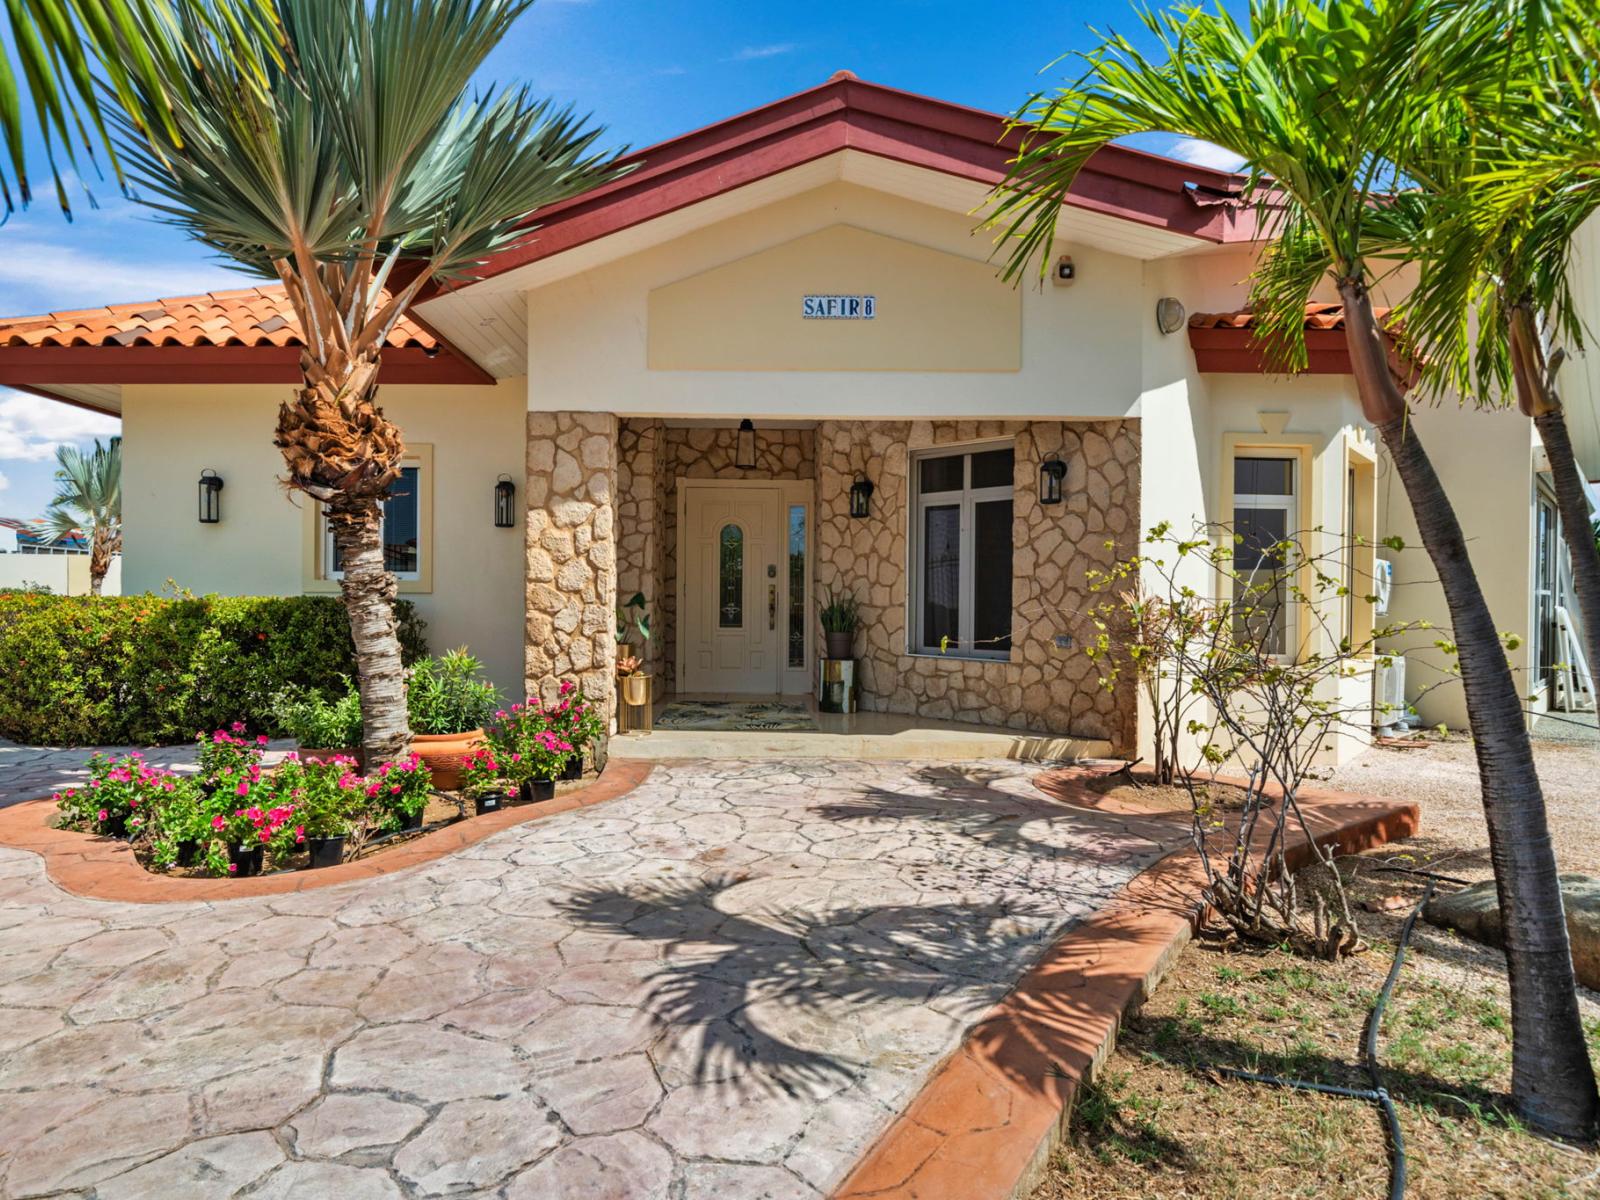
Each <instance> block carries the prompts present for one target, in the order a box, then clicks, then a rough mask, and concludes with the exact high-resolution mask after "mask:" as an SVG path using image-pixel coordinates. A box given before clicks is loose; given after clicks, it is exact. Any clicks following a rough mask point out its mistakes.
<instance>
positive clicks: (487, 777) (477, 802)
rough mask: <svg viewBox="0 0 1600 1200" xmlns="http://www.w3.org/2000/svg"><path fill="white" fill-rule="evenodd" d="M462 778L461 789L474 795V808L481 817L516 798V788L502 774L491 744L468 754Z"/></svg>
mask: <svg viewBox="0 0 1600 1200" xmlns="http://www.w3.org/2000/svg"><path fill="white" fill-rule="evenodd" d="M461 779H462V782H461V789H462V791H464V792H466V793H467V794H468V795H469V796H471V797H472V806H473V809H474V810H475V811H476V812H477V814H478V815H479V816H480V817H481V816H483V814H484V813H488V812H498V811H499V810H500V808H501V806H502V804H503V803H504V801H506V800H514V799H516V796H517V791H516V788H515V787H510V785H509V784H508V783H507V781H506V780H505V779H504V778H503V777H502V776H501V773H500V760H499V759H498V758H496V757H495V756H494V749H493V748H492V747H490V746H479V747H478V748H477V749H476V750H474V751H472V752H471V753H470V754H468V755H467V757H466V759H465V760H463V762H462V764H461ZM508 789H509V790H508Z"/></svg>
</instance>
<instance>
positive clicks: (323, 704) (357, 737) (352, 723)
mask: <svg viewBox="0 0 1600 1200" xmlns="http://www.w3.org/2000/svg"><path fill="white" fill-rule="evenodd" d="M344 683H345V692H344V694H343V695H342V696H340V697H339V698H338V699H337V700H329V699H328V698H327V697H326V696H324V695H323V694H322V693H321V692H318V691H313V690H311V689H309V688H284V689H283V691H281V692H279V693H278V694H277V695H276V696H274V697H273V698H272V716H273V720H274V721H276V722H277V727H278V730H279V732H280V733H282V734H283V735H284V736H285V737H292V738H293V739H294V740H295V741H296V742H298V743H299V744H300V745H302V746H309V747H310V748H312V749H314V750H354V749H356V748H358V747H359V746H360V745H361V693H360V692H359V691H358V690H357V689H356V686H355V684H353V683H351V682H350V680H349V678H348V677H347V678H346V679H345V681H344ZM318 836H321V835H318Z"/></svg>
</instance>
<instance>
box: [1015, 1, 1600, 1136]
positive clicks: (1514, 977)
mask: <svg viewBox="0 0 1600 1200" xmlns="http://www.w3.org/2000/svg"><path fill="white" fill-rule="evenodd" d="M1486 7H1488V6H1482V5H1476V4H1474V3H1472V2H1471V0H1460V2H1459V3H1457V2H1454V0H1365V2H1362V3H1351V2H1348V0H1250V4H1249V13H1248V17H1247V19H1246V20H1245V22H1244V23H1243V24H1241V23H1240V22H1239V21H1237V20H1236V19H1235V18H1234V17H1233V16H1232V15H1231V14H1230V13H1229V12H1228V11H1227V10H1225V9H1220V8H1219V9H1218V10H1216V11H1208V10H1202V9H1199V8H1183V9H1180V10H1177V11H1176V12H1174V13H1150V12H1147V13H1145V14H1144V20H1145V23H1146V25H1147V26H1148V29H1149V32H1150V34H1151V35H1152V36H1153V38H1154V40H1155V43H1156V45H1157V46H1158V47H1159V51H1160V57H1159V58H1151V57H1148V56H1146V55H1145V54H1143V53H1142V52H1141V51H1140V50H1139V49H1138V48H1137V47H1136V46H1135V45H1134V44H1133V43H1132V42H1130V41H1128V40H1127V39H1125V38H1122V37H1118V36H1111V37H1107V38H1106V39H1105V40H1104V41H1103V42H1102V43H1101V44H1100V45H1099V46H1098V47H1097V48H1096V49H1094V50H1092V51H1089V52H1088V53H1086V54H1084V55H1082V56H1081V58H1082V63H1083V67H1084V70H1083V73H1082V76H1081V78H1080V79H1079V81H1078V82H1076V83H1074V84H1071V85H1069V86H1067V87H1065V88H1062V89H1061V90H1059V91H1058V92H1054V93H1050V94H1047V95H1040V96H1037V97H1035V98H1034V100H1033V101H1032V102H1030V103H1029V104H1028V105H1027V106H1026V107H1025V108H1024V110H1023V113H1022V114H1021V116H1020V117H1019V120H1021V121H1023V122H1025V126H1026V128H1027V130H1028V132H1026V133H1025V135H1024V136H1025V137H1026V139H1027V140H1026V142H1025V144H1024V146H1023V148H1022V150H1021V151H1020V153H1019V155H1018V157H1017V159H1016V160H1015V162H1014V163H1013V166H1012V170H1011V173H1010V175H1009V177H1008V179H1007V181H1006V185H1005V186H1004V187H1003V188H1002V189H1001V191H1000V193H999V194H998V196H997V198H996V209H995V213H994V215H993V222H994V223H995V224H997V225H999V226H1001V227H1003V228H1004V229H1005V230H1006V231H1007V232H1008V233H1009V234H1010V235H1012V237H1013V239H1014V240H1013V242H1012V252H1011V255H1010V258H1009V262H1008V265H1007V271H1008V274H1009V275H1011V276H1012V277H1015V276H1017V275H1019V274H1020V273H1022V272H1023V271H1024V270H1026V269H1027V268H1028V266H1029V265H1030V264H1031V263H1033V262H1034V261H1035V260H1036V259H1038V258H1041V257H1042V255H1041V251H1043V250H1045V249H1047V248H1048V247H1049V246H1050V245H1051V243H1052V241H1053V239H1054V236H1055V227H1056V220H1057V215H1058V214H1059V212H1060V210H1061V206H1062V204H1063V203H1064V202H1065V200H1066V198H1067V193H1068V191H1069V189H1070V188H1071V186H1072V184H1073V181H1074V180H1075V179H1076V177H1077V174H1078V172H1079V170H1080V169H1081V168H1082V167H1083V166H1084V164H1085V163H1087V162H1088V160H1089V158H1090V157H1091V156H1092V155H1093V154H1094V153H1095V152H1096V151H1098V150H1099V149H1100V148H1101V147H1102V146H1104V145H1105V144H1106V143H1108V142H1110V141H1112V140H1113V139H1116V138H1121V137H1127V136H1129V135H1132V134H1136V133H1149V132H1161V133H1170V134H1180V135H1184V136H1187V137H1193V138H1200V139H1203V140H1205V141H1209V142H1213V143H1215V144H1217V145H1219V146H1222V147H1223V148H1225V149H1227V150H1229V151H1232V152H1233V153H1234V154H1236V155H1238V156H1239V157H1240V158H1241V159H1243V160H1244V162H1245V164H1246V169H1247V171H1248V172H1249V178H1248V186H1247V191H1248V193H1249V195H1250V196H1251V197H1252V198H1253V199H1254V201H1255V202H1256V204H1257V212H1258V215H1259V217H1260V219H1261V220H1262V221H1263V222H1264V223H1265V224H1266V225H1267V226H1268V227H1269V228H1270V229H1271V231H1272V232H1273V233H1274V234H1275V239H1274V241H1273V243H1272V245H1271V248H1270V249H1269V250H1268V251H1267V252H1266V253H1265V254H1264V255H1263V257H1262V259H1261V260H1260V262H1259V263H1258V265H1257V267H1256V270H1255V272H1254V273H1253V275H1252V278H1251V281H1250V283H1251V289H1250V292H1251V296H1250V298H1251V303H1252V305H1253V307H1254V308H1255V310H1256V313H1257V321H1258V324H1259V326H1260V328H1261V331H1262V332H1261V336H1262V339H1263V342H1264V344H1265V346H1266V348H1267V349H1268V350H1269V351H1270V352H1271V353H1272V355H1273V357H1274V358H1275V359H1276V360H1277V363H1278V365H1280V366H1281V367H1284V368H1286V369H1289V370H1298V369H1302V368H1303V367H1304V366H1305V363H1306V349H1305V308H1306V303H1307V301H1308V300H1309V299H1310V298H1311V295H1312V293H1313V290H1314V289H1315V288H1317V287H1318V286H1319V285H1322V284H1324V283H1327V284H1331V286H1332V287H1333V288H1334V289H1335V290H1336V291H1337V293H1338V295H1339V297H1340V299H1341V300H1342V301H1343V304H1344V313H1345V339H1346V345H1347V347H1348V351H1349V355H1350V362H1351V370H1352V374H1353V377H1354V382H1355V386H1356V390H1357V394H1358V396H1359V398H1360V402H1361V406H1362V410H1363V412H1364V414H1365V416H1366V419H1367V420H1368V421H1369V422H1370V423H1371V424H1372V425H1373V426H1374V427H1375V428H1376V429H1377V431H1378V435H1379V437H1380V438H1381V439H1382V440H1383V443H1384V446H1385V448H1386V449H1387V451H1388V453H1389V457H1390V460H1391V461H1392V462H1393V464H1394V466H1395V470H1396V474H1397V475H1398V476H1399V478H1400V480H1401V482H1402V484H1403V485H1404V487H1405V490H1406V496H1407V498H1408V500H1409V501H1410V505H1411V510H1412V512H1413V514H1414V515H1415V517H1416V521H1417V526H1418V529H1419V531H1420V532H1421V534H1422V540H1423V543H1424V545H1425V546H1426V548H1427V551H1428V554H1429V557H1430V558H1431V559H1432V561H1433V564H1434V567H1435V569H1436V571H1437V573H1438V577H1439V581H1440V584H1441V586H1442V588H1443V590H1444V594H1445V600H1446V604H1447V606H1448V608H1449V611H1450V617H1451V625H1452V628H1453V632H1454V635H1455V641H1456V646H1457V650H1458V654H1459V660H1460V665H1461V673H1462V680H1463V685H1464V687H1465V690H1466V697H1467V709H1468V714H1469V718H1470V721H1471V726H1472V732H1473V736H1474V740H1475V742H1476V746H1477V751H1478V767H1479V778H1480V781H1481V783H1482V788H1483V806H1484V816H1485V819H1486V822H1487V825H1488V829H1489V846H1490V854H1491V857H1492V859H1493V862H1494V867H1495V878H1496V881H1497V883H1498V885H1499V892H1500V900H1501V909H1502V911H1503V913H1504V915H1505V941H1506V960H1507V965H1508V968H1509V973H1510V977H1511V995H1512V1027H1513V1055H1512V1093H1513V1096H1514V1098H1515V1100H1516V1103H1517V1106H1518V1108H1519V1110H1520V1111H1521V1112H1522V1114H1523V1115H1524V1116H1525V1117H1526V1119H1527V1120H1528V1121H1529V1122H1530V1123H1531V1124H1533V1125H1535V1126H1537V1127H1539V1128H1542V1129H1546V1130H1551V1131H1554V1132H1557V1133H1561V1134H1565V1135H1568V1136H1572V1137H1581V1138H1586V1137H1589V1136H1592V1135H1593V1133H1594V1131H1595V1129H1596V1121H1597V1115H1600V1096H1597V1094H1596V1088H1595V1078H1594V1073H1593V1071H1592V1070H1591V1069H1590V1065H1589V1058H1588V1051H1587V1047H1586V1045H1585V1042H1584V1035H1583V1028H1582V1025H1581V1022H1580V1020H1579V1012H1578V1003H1577V990H1576V983H1575V980H1574V976H1573V971H1572V957H1571V952H1570V947H1569V945H1568V940H1567V931H1566V922H1565V919H1564V916H1563V911H1562V901H1561V891H1560V887H1559V882H1558V879H1557V875H1556V864H1555V856H1554V854H1553V853H1552V850H1551V844H1550V833H1549V824H1548V821H1547V819H1546V814H1545V804H1544V796H1543V793H1542V791H1541V790H1540V787H1539V779H1538V776H1537V774H1536V773H1535V770H1534V761H1533V750H1532V746H1531V744H1530V742H1529V739H1528V732H1527V726H1526V723H1525V719H1524V716H1523V711H1522V697H1521V695H1520V694H1519V692H1518V689H1517V684H1516V680H1515V679H1514V678H1513V676H1512V673H1511V669H1510V666H1509V664H1508V662H1507V660H1506V656H1505V652H1504V648H1503V646H1502V644H1501V641H1500V637H1499V634H1498V631H1497V630H1496V627H1495V624H1494V620H1493V617H1492V616H1491V614H1490V612H1489V607H1488V604H1487V603H1486V601H1485V599H1484V595H1483V589H1482V587H1481V586H1480V584H1479V582H1478V578H1477V575H1476V574H1475V572H1474V570H1473V567H1472V562H1471V560H1470V558H1469V557H1468V554H1467V544H1466V539H1465V537H1464V535H1463V534H1462V530H1461V525H1460V522H1459V521H1458V520H1457V518H1456V514H1455V510H1454V508H1453V507H1452V505H1451V503H1450V499H1449V497H1448V496H1447V495H1446V493H1445V491H1444V488H1443V487H1442V486H1441V485H1440V483H1439V479H1438V476H1437V474H1436V473H1435V472H1434V469H1433V465H1432V463H1431V461H1430V460H1429V458H1428V454H1427V451H1426V449H1425V448H1424V447H1423V445H1422V442H1421V439H1420V438H1419V436H1418V433H1417V430H1416V428H1415V425H1414V423H1413V422H1412V421H1411V419H1410V412H1409V409H1408V405H1407V401H1406V396H1405V393H1404V392H1403V391H1402V390H1401V389H1400V387H1399V385H1398V384H1397V382H1396V380H1395V378H1394V375H1393V373H1392V372H1391V369H1390V365H1389V361H1388V347H1387V346H1386V344H1385V330H1384V329H1383V328H1382V327H1381V326H1380V324H1379V322H1378V319H1377V316H1376V314H1375V313H1374V311H1373V304H1372V299H1371V287H1372V285H1373V283H1374V280H1375V278H1376V277H1377V275H1378V273H1379V270H1378V267H1377V266H1376V265H1375V264H1374V263H1373V261H1372V259H1371V256H1370V252H1371V250H1372V248H1373V244H1374V240H1375V239H1376V238H1377V237H1378V236H1379V234H1380V233H1382V232H1385V229H1384V224H1383V218H1384V215H1385V210H1386V208H1387V207H1388V204H1389V201H1390V197H1391V196H1392V194H1393V193H1395V192H1396V191H1404V190H1405V189H1406V188H1407V187H1408V186H1409V181H1408V179H1407V178H1406V176H1405V175H1404V173H1403V171H1402V169H1401V166H1400V164H1402V163H1404V162H1407V161H1408V160H1409V159H1410V158H1411V150H1412V148H1413V146H1414V145H1415V144H1416V143H1417V142H1418V141H1419V140H1420V139H1422V138H1425V137H1428V136H1431V131H1432V130H1433V128H1434V122H1435V121H1436V120H1437V119H1438V112H1439V109H1440V106H1441V105H1442V104H1443V105H1446V106H1447V107H1448V105H1450V104H1451V103H1453V101H1454V98H1455V97H1456V96H1458V95H1459V94H1460V92H1461V91H1462V90H1463V89H1470V88H1471V87H1473V86H1475V85H1477V84H1482V83H1483V82H1484V81H1485V74H1484V73H1485V72H1486V71H1496V72H1497V71H1498V70H1499V69H1500V67H1501V65H1502V63H1501V60H1500V58H1499V56H1496V55H1493V54H1490V53H1487V52H1486V46H1485V44H1484V43H1483V41H1482V40H1481V38H1482V36H1483V24H1482V22H1481V19H1479V18H1478V16H1477V14H1479V13H1481V11H1482V10H1483V9H1484V8H1486ZM1495 78H1499V76H1498V74H1497V75H1496V76H1495ZM1040 268H1041V270H1042V269H1043V263H1042V262H1041V263H1040Z"/></svg>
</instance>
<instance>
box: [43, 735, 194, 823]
mask: <svg viewBox="0 0 1600 1200" xmlns="http://www.w3.org/2000/svg"><path fill="white" fill-rule="evenodd" d="M178 778H179V777H178V776H175V775H173V774H172V773H171V772H170V771H163V770H160V769H158V768H155V767H151V766H150V765H148V764H147V763H146V762H145V761H144V755H142V754H140V753H139V752H138V751H134V752H133V753H132V754H129V755H127V756H125V757H123V758H109V757H107V756H106V755H104V754H100V753H95V754H93V755H90V757H89V780H88V782H87V783H86V784H84V786H83V787H79V788H68V789H66V790H65V791H61V792H57V793H56V794H55V796H54V797H53V798H54V800H55V802H56V807H57V808H58V809H59V810H60V811H61V824H62V825H64V826H66V827H67V828H70V829H85V830H89V831H91V832H94V833H98V834H101V835H103V836H105V837H114V838H131V839H133V840H147V839H149V838H150V837H151V836H152V834H153V832H154V827H155V820H156V814H157V811H158V808H159V806H160V803H161V801H162V800H163V799H164V798H165V797H166V796H167V795H168V794H169V793H171V792H173V791H174V790H175V789H176V788H177V786H178ZM190 786H192V785H190Z"/></svg>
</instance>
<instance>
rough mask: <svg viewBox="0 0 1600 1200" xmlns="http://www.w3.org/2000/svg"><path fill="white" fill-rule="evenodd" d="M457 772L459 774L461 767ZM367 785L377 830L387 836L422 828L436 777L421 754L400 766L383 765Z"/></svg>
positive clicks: (368, 797)
mask: <svg viewBox="0 0 1600 1200" xmlns="http://www.w3.org/2000/svg"><path fill="white" fill-rule="evenodd" d="M456 770H457V771H458V772H459V771H460V767H459V766H457V767H456ZM365 783H366V789H367V802H368V804H369V805H371V806H372V808H373V809H374V812H375V814H376V817H377V822H376V823H377V825H378V828H380V829H381V830H383V831H384V832H386V833H392V832H394V831H395V830H400V831H402V832H404V831H408V830H415V829H421V828H422V813H423V810H424V809H426V808H427V807H428V794H429V793H430V792H431V791H432V790H433V773H432V770H431V769H430V768H429V766H428V764H427V761H426V760H425V759H423V757H422V756H421V755H420V754H418V753H416V752H415V751H413V752H412V753H411V754H409V755H407V756H406V757H405V758H402V759H400V760H399V761H398V762H391V763H384V764H383V766H381V767H379V768H378V770H377V773H376V774H374V775H373V776H372V777H371V778H370V779H367V780H366V781H365ZM458 784H459V781H458Z"/></svg>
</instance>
